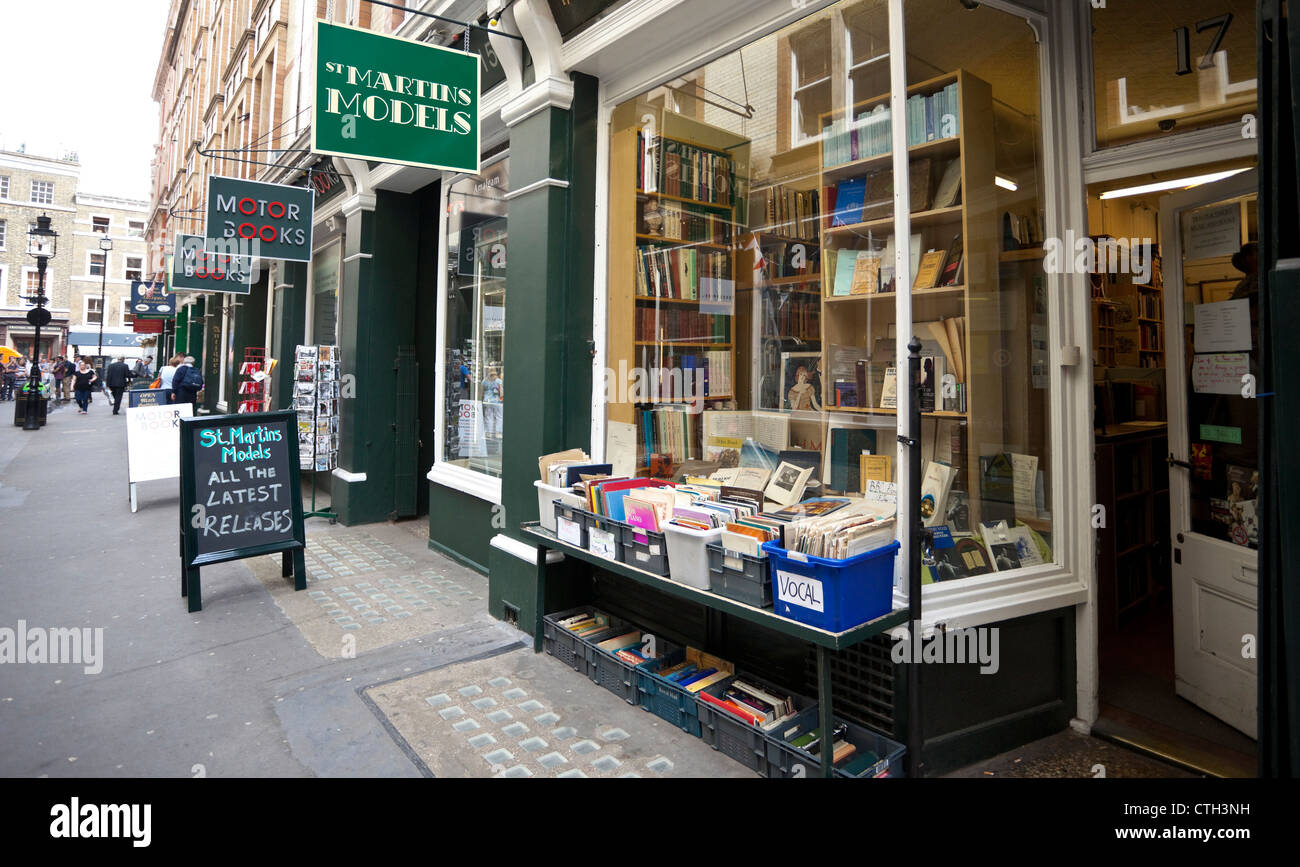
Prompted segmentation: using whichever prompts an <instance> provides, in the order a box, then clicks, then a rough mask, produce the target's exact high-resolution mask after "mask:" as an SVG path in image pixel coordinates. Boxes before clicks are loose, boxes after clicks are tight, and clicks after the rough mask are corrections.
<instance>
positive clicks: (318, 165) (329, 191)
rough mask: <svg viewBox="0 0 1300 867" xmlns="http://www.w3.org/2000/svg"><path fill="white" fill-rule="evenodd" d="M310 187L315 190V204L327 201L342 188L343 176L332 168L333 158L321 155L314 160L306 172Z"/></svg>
mask: <svg viewBox="0 0 1300 867" xmlns="http://www.w3.org/2000/svg"><path fill="white" fill-rule="evenodd" d="M308 177H309V178H310V182H311V186H312V189H313V190H315V191H316V204H318V205H319V204H321V203H323V202H328V201H329V200H330V199H332V198H334V197H335V196H337V195H338V194H340V193H342V192H343V190H344V186H343V178H341V177H340V176H339V172H338V169H336V168H334V160H332V159H330V158H329V157H321V158H320V159H318V160H316V162H315V164H313V165H312V167H311V170H310V172H309V173H308Z"/></svg>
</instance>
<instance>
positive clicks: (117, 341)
mask: <svg viewBox="0 0 1300 867" xmlns="http://www.w3.org/2000/svg"><path fill="white" fill-rule="evenodd" d="M148 336H149V335H147V334H121V333H113V332H111V331H105V332H104V343H103V345H104V346H118V347H127V346H139V345H140V341H141V340H144V339H145V338H146V337H148ZM68 344H69V345H70V346H80V347H81V348H82V349H86V348H87V347H90V346H99V345H100V343H99V330H98V329H95V330H91V331H85V330H82V329H75V328H74V329H73V330H71V331H69V332H68Z"/></svg>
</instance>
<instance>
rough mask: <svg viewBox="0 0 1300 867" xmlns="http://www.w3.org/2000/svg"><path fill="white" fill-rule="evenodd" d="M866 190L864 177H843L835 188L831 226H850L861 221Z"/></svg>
mask: <svg viewBox="0 0 1300 867" xmlns="http://www.w3.org/2000/svg"><path fill="white" fill-rule="evenodd" d="M866 191H867V180H866V178H845V179H844V180H842V181H840V182H839V184H838V185H837V186H836V189H835V210H834V212H833V213H832V214H831V225H832V226H850V225H853V224H854V223H860V222H862V207H863V202H864V197H865V196H866Z"/></svg>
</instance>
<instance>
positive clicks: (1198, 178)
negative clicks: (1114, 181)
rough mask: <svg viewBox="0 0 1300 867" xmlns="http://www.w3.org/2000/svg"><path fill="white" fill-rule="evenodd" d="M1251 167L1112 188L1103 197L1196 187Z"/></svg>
mask: <svg viewBox="0 0 1300 867" xmlns="http://www.w3.org/2000/svg"><path fill="white" fill-rule="evenodd" d="M1248 170H1249V169H1229V170H1228V171H1226V172H1214V173H1213V174H1208V175H1195V176H1193V177H1190V178H1178V179H1177V180H1173V181H1158V182H1156V183H1154V184H1143V185H1142V186H1140V187H1125V188H1124V189H1122V190H1110V191H1109V192H1105V193H1102V194H1101V198H1103V199H1120V198H1123V197H1124V196H1139V195H1141V194H1143V193H1157V192H1160V191H1161V190H1175V189H1180V188H1186V187H1196V186H1200V185H1201V184H1210V183H1213V182H1214V181H1221V180H1223V179H1224V178H1230V177H1232V176H1233V175H1239V174H1241V173H1242V172H1244V171H1248Z"/></svg>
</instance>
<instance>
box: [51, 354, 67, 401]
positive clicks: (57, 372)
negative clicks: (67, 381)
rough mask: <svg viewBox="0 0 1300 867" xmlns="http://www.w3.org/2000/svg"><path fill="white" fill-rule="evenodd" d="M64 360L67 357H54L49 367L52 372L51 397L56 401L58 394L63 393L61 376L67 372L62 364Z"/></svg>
mask: <svg viewBox="0 0 1300 867" xmlns="http://www.w3.org/2000/svg"><path fill="white" fill-rule="evenodd" d="M66 361H67V359H64V358H58V359H55V361H54V364H53V365H52V366H51V368H50V372H51V373H53V374H54V393H53V394H52V395H51V397H53V398H54V399H55V400H56V401H57V400H58V399H59V395H60V394H62V393H63V378H64V377H65V376H66V375H67V373H68V371H67V368H66V367H65V366H64V365H65V362H66Z"/></svg>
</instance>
